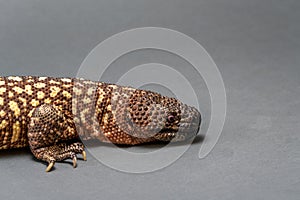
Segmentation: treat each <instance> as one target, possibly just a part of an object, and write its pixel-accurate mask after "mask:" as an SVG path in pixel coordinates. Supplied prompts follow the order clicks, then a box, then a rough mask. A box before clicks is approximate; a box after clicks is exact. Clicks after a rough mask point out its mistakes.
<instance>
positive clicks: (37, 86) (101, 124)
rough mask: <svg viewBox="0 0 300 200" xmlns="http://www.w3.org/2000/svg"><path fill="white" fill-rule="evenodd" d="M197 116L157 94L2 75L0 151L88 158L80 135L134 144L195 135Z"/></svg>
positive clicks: (77, 81)
mask: <svg viewBox="0 0 300 200" xmlns="http://www.w3.org/2000/svg"><path fill="white" fill-rule="evenodd" d="M200 122H201V115H200V113H199V111H198V110H197V109H195V108H193V107H190V106H188V105H185V104H183V103H181V102H180V101H178V100H177V99H174V98H169V97H165V96H162V95H160V94H158V93H155V92H151V91H145V90H137V89H134V88H131V87H123V86H118V85H113V84H106V83H101V82H93V81H89V80H83V79H75V78H51V77H31V76H27V77H19V76H10V77H0V150H1V149H11V148H20V147H26V146H28V145H29V146H30V149H31V151H32V153H33V154H34V156H35V157H36V158H37V159H39V160H43V161H46V162H48V163H49V166H48V168H47V169H46V171H50V170H51V168H52V167H53V165H54V163H55V161H61V160H64V159H67V158H71V159H73V164H74V167H75V166H76V154H78V153H81V154H82V155H83V157H84V159H86V156H85V151H84V146H83V144H82V143H81V139H83V140H87V139H98V140H100V141H102V142H112V143H115V144H127V145H136V144H142V143H147V142H155V141H182V140H186V139H188V138H191V137H194V136H195V135H196V134H197V132H198V129H199V126H200Z"/></svg>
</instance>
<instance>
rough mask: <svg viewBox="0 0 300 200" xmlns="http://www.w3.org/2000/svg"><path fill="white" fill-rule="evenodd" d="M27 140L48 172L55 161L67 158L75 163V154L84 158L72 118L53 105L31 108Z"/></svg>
mask: <svg viewBox="0 0 300 200" xmlns="http://www.w3.org/2000/svg"><path fill="white" fill-rule="evenodd" d="M28 140H29V145H30V149H31V152H32V153H33V155H34V156H35V157H36V158H37V159H39V160H43V161H45V162H48V163H49V165H48V167H47V169H46V172H49V171H50V170H51V169H52V167H53V166H54V164H55V162H56V161H62V160H65V159H68V158H71V159H72V160H73V167H76V165H77V158H76V154H78V153H81V154H82V155H83V159H84V160H86V153H85V151H84V146H83V144H82V143H81V142H80V140H79V138H78V135H77V133H76V129H75V126H74V123H73V121H72V119H70V118H68V117H67V116H65V115H64V114H63V113H62V112H61V111H60V110H59V109H57V108H56V107H55V106H53V105H49V104H44V105H41V106H39V107H37V108H35V109H33V110H32V112H31V116H30V123H29V125H28Z"/></svg>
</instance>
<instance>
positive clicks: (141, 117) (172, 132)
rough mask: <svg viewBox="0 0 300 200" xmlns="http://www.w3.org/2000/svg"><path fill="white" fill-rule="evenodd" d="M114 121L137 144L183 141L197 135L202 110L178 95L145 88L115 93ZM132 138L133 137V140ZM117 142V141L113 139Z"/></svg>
mask: <svg viewBox="0 0 300 200" xmlns="http://www.w3.org/2000/svg"><path fill="white" fill-rule="evenodd" d="M114 94H115V97H112V98H114V99H115V100H116V102H115V103H112V105H113V108H112V110H113V116H114V120H112V121H114V122H115V123H116V124H117V126H118V128H120V129H121V130H122V131H123V132H125V133H126V134H127V135H130V136H131V137H132V138H135V142H134V143H136V144H138V143H144V142H152V141H164V142H169V141H172V142H173V141H183V140H187V139H190V138H193V137H195V136H196V135H197V133H198V130H199V127H200V123H201V115H200V112H199V111H198V110H197V109H196V108H194V107H191V106H188V105H186V104H184V103H182V102H180V101H179V100H177V99H175V98H170V97H166V96H162V95H160V94H159V93H156V92H151V91H145V90H130V89H129V91H127V92H126V91H124V89H123V91H122V92H115V93H114ZM132 138H131V139H132ZM112 142H114V141H112Z"/></svg>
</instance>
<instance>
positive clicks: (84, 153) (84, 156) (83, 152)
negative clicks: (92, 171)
mask: <svg viewBox="0 0 300 200" xmlns="http://www.w3.org/2000/svg"><path fill="white" fill-rule="evenodd" d="M82 157H83V160H84V161H86V152H85V151H82Z"/></svg>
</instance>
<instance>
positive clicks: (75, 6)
mask: <svg viewBox="0 0 300 200" xmlns="http://www.w3.org/2000/svg"><path fill="white" fill-rule="evenodd" d="M299 9H300V2H299V1H297V0H294V1H293V0H285V1H279V0H274V1H271V0H268V1H267V0H251V1H248V0H209V1H202V0H201V1H197V0H185V1H183V0H181V1H180V0H173V1H171V0H163V1H159V0H152V1H141V0H133V1H124V0H110V1H107V0H106V1H102V0H101V1H96V0H94V1H92V0H86V1H77V0H76V1H75V0H73V1H66V0H63V1H62V0H52V1H37V0H36V1H34V0H22V1H21V0H19V1H15V0H10V1H4V0H1V1H0V74H1V75H11V74H13V75H47V76H75V75H76V72H77V70H78V68H79V66H80V64H81V62H82V61H83V59H84V58H85V56H86V55H87V54H88V53H89V52H90V51H91V50H92V49H93V48H94V47H95V45H97V44H98V43H99V42H101V41H103V40H104V39H106V38H108V37H109V36H111V35H113V34H116V33H118V32H121V31H124V30H127V29H131V28H136V27H143V26H158V27H165V28H171V29H175V30H178V31H180V32H183V33H185V34H187V35H189V36H191V37H192V38H194V39H195V40H197V41H198V42H200V43H201V44H202V45H203V46H204V47H205V48H206V50H207V51H208V52H209V53H210V55H211V56H212V58H213V59H214V60H215V62H216V64H217V65H218V67H219V69H220V71H221V74H222V76H223V79H224V82H225V86H226V91H227V97H228V113H227V118H226V124H225V127H224V130H223V132H222V135H221V138H220V140H219V142H218V144H217V146H216V147H215V148H214V149H213V151H212V152H211V153H210V154H209V156H208V157H207V158H205V159H204V160H199V159H198V157H197V154H198V151H199V147H200V145H201V141H198V142H195V143H194V144H193V145H192V146H191V148H190V149H189V150H188V151H187V152H186V153H185V154H184V155H183V156H182V157H181V158H180V159H179V160H177V161H176V162H175V163H174V164H172V165H171V166H169V167H167V168H165V169H163V170H159V171H157V172H154V173H148V174H140V175H134V174H126V173H121V172H118V171H115V170H112V169H110V168H108V167H106V166H104V165H103V164H101V163H99V162H98V161H97V160H95V159H94V158H93V157H92V156H91V155H88V161H87V162H86V163H84V162H81V161H79V166H78V168H77V169H75V170H74V169H72V167H71V165H70V164H66V163H58V164H57V165H56V169H55V170H54V171H53V172H51V173H47V174H46V173H44V169H45V165H43V164H41V163H40V162H36V161H35V160H34V159H33V157H32V155H31V154H30V153H29V151H28V150H13V151H9V152H1V153H0V156H1V162H0V177H1V178H0V180H1V181H0V199H55V198H56V199H64V198H69V199H163V198H164V199H299V198H300V167H299V166H300V165H299V164H300V153H299V150H300V149H299V142H300V141H299V139H300V137H299V129H300V123H299V119H300V114H299V113H300V79H299V77H300V57H299V52H300V38H299V37H300V26H299V19H300V12H299ZM154 54H155V53H150V54H147V55H151V56H150V57H152V56H153V55H154ZM143 55H144V57H145V60H146V61H147V58H148V57H147V56H145V54H143ZM155 55H156V56H158V57H159V54H158V55H157V53H156V54H155ZM139 58H140V57H138V58H137V55H135V56H134V55H133V56H132V57H131V59H132V60H138V59H139ZM154 58H155V56H154ZM158 60H159V58H158ZM170 60H171V61H170ZM135 62H136V61H135ZM169 62H172V59H169ZM178 62H179V61H178ZM121 63H122V62H121ZM123 63H130V59H127V61H126V62H125V61H124V62H123ZM116 65H117V64H116ZM107 77H108V78H107V80H113V78H112V77H109V75H107ZM191 80H192V81H195V82H196V83H197V80H193V78H191ZM204 96H205V95H204ZM203 104H204V106H203V105H202V106H203V107H204V108H203V109H204V112H205V113H208V112H209V111H208V110H207V109H205V107H207V106H206V105H209V103H207V102H206V101H204V103H203ZM208 107H209V106H208ZM206 125H207V119H205V122H204V127H205V126H206ZM204 129H205V128H204ZM139 148H142V147H139Z"/></svg>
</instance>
